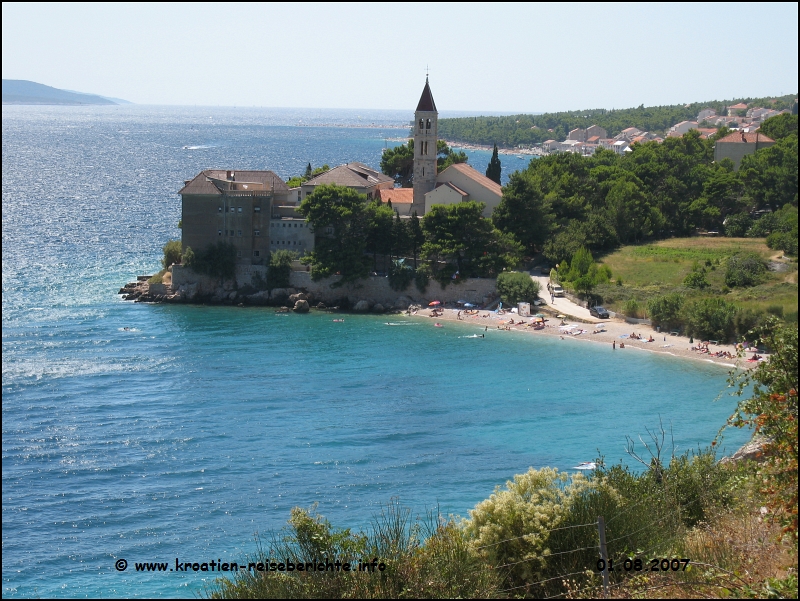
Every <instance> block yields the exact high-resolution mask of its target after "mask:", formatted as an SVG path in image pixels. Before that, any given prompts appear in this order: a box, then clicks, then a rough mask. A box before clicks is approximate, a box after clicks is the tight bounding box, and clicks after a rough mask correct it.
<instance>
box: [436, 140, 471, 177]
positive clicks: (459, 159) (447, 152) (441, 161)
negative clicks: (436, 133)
mask: <svg viewBox="0 0 800 601" xmlns="http://www.w3.org/2000/svg"><path fill="white" fill-rule="evenodd" d="M436 155H437V158H436V171H437V173H441V172H442V171H444V170H445V169H447V168H448V167H449V166H450V165H455V164H456V163H466V162H467V161H468V160H469V157H468V156H467V155H466V153H465V152H464V151H463V150H462V151H459V152H456V151H454V150H453V149H452V148H450V147H449V146H448V145H447V142H445V141H444V140H438V141H437V142H436Z"/></svg>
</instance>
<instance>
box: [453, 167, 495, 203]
mask: <svg viewBox="0 0 800 601" xmlns="http://www.w3.org/2000/svg"><path fill="white" fill-rule="evenodd" d="M448 169H455V170H456V171H460V172H461V173H463V174H464V175H466V176H467V177H468V178H470V179H471V180H472V181H474V182H475V183H477V184H480V185H481V186H483V187H484V188H486V189H488V190H491V191H492V192H494V193H495V194H497V195H498V196H500V195H502V194H503V188H502V186H500V184H498V183H497V182H495V181H492V180H490V179H489V178H488V177H486V176H485V175H483V174H482V173H479V172H477V171H475V169H473V168H472V167H470V166H469V165H468V164H467V163H456V164H455V165H450V166H449V167H448V168H447V169H445V170H444V171H442V173H447V171H448Z"/></svg>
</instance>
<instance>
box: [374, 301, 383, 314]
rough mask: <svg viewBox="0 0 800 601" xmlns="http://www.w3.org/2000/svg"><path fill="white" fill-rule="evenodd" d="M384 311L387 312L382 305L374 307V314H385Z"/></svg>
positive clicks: (378, 304)
mask: <svg viewBox="0 0 800 601" xmlns="http://www.w3.org/2000/svg"><path fill="white" fill-rule="evenodd" d="M384 311H386V309H384V308H383V305H382V304H380V303H377V304H376V305H374V306H373V307H372V312H373V313H383V312H384Z"/></svg>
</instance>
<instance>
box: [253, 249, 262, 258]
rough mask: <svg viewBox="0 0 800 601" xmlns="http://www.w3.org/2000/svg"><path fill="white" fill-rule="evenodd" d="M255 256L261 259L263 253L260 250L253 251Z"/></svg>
mask: <svg viewBox="0 0 800 601" xmlns="http://www.w3.org/2000/svg"><path fill="white" fill-rule="evenodd" d="M253 256H254V257H260V256H261V251H260V250H254V251H253Z"/></svg>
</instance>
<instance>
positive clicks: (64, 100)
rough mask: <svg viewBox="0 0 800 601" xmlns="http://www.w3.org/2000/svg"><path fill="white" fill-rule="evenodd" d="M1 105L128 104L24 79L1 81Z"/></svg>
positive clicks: (115, 99) (123, 101) (116, 99)
mask: <svg viewBox="0 0 800 601" xmlns="http://www.w3.org/2000/svg"><path fill="white" fill-rule="evenodd" d="M3 104H45V105H65V106H78V105H115V104H130V103H129V102H128V101H126V100H120V99H118V98H113V99H112V98H106V97H105V96H98V95H97V94H84V93H82V92H71V91H69V90H59V89H58V88H53V87H50V86H46V85H44V84H40V83H36V82H34V81H27V80H25V79H4V80H3Z"/></svg>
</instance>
